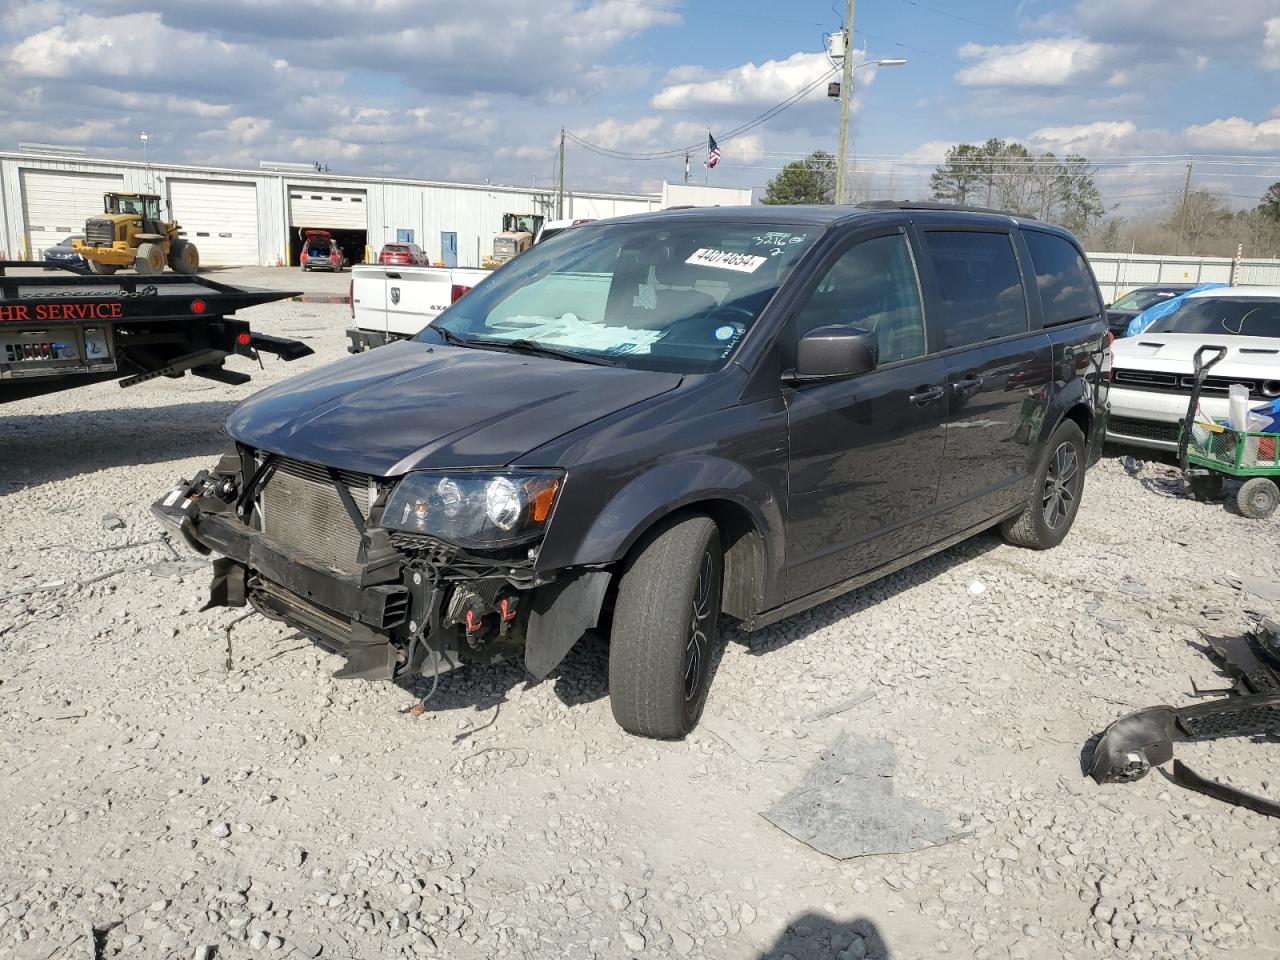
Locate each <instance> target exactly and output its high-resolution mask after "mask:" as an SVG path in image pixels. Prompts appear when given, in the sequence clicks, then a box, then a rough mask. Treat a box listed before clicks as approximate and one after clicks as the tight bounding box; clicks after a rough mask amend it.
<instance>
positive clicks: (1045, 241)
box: [1022, 230, 1102, 327]
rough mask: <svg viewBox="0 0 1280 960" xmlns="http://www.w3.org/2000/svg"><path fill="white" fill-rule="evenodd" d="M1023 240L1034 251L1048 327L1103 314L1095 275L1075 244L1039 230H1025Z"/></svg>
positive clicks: (1037, 276) (1037, 281)
mask: <svg viewBox="0 0 1280 960" xmlns="http://www.w3.org/2000/svg"><path fill="white" fill-rule="evenodd" d="M1022 236H1023V238H1024V239H1025V240H1026V241H1027V246H1028V247H1029V248H1030V249H1031V262H1032V264H1034V265H1035V268H1036V286H1038V287H1039V288H1040V304H1041V309H1042V311H1043V313H1044V325H1045V326H1046V327H1052V326H1053V325H1054V324H1058V323H1070V322H1071V321H1072V320H1082V319H1084V318H1085V317H1094V316H1097V315H1098V314H1099V313H1101V312H1102V304H1101V303H1099V302H1098V294H1097V292H1096V290H1097V288H1096V286H1095V285H1094V282H1093V274H1092V273H1090V272H1089V267H1088V266H1087V265H1086V264H1085V262H1084V257H1082V256H1080V251H1079V250H1077V249H1076V248H1075V245H1074V244H1072V243H1070V242H1069V241H1067V240H1065V239H1063V238H1062V237H1058V236H1054V235H1053V234H1052V233H1041V232H1040V231H1039V230H1023V231H1022Z"/></svg>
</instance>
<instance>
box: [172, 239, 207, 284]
mask: <svg viewBox="0 0 1280 960" xmlns="http://www.w3.org/2000/svg"><path fill="white" fill-rule="evenodd" d="M169 267H170V269H172V270H173V272H174V273H184V274H186V275H187V276H192V275H193V274H197V273H199V272H200V251H199V250H197V249H196V245H195V244H194V243H192V242H191V241H190V240H175V241H173V243H171V244H169Z"/></svg>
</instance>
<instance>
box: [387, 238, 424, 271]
mask: <svg viewBox="0 0 1280 960" xmlns="http://www.w3.org/2000/svg"><path fill="white" fill-rule="evenodd" d="M378 262H379V263H391V264H397V265H399V266H404V267H429V266H431V259H430V258H429V257H428V256H427V251H425V250H423V249H422V248H421V247H420V246H418V245H417V244H416V243H387V244H383V247H382V251H381V252H380V253H379V254H378Z"/></svg>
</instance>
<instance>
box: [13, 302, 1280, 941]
mask: <svg viewBox="0 0 1280 960" xmlns="http://www.w3.org/2000/svg"><path fill="white" fill-rule="evenodd" d="M229 279H231V282H236V280H235V279H234V278H229ZM347 316H348V311H347V308H345V307H342V306H335V305H329V304H313V303H282V304H273V305H268V306H265V307H262V308H258V309H256V310H254V311H253V313H252V316H251V319H252V320H253V322H254V324H255V327H256V328H258V329H261V330H263V331H264V332H269V333H274V334H278V335H283V336H296V337H306V338H308V342H310V343H311V344H312V345H313V346H315V348H316V355H315V356H314V357H308V358H306V359H304V360H300V361H298V362H296V363H294V364H292V365H290V366H288V367H286V366H285V365H284V364H269V365H268V366H267V368H266V369H265V370H264V371H261V372H258V373H257V374H256V375H255V377H256V379H255V382H254V384H253V385H251V386H247V387H228V386H223V385H218V384H212V383H207V382H203V381H196V380H192V379H190V378H187V379H183V380H177V381H167V380H161V381H156V382H153V383H149V384H147V385H145V386H142V387H137V388H134V389H131V390H121V389H120V388H119V387H117V386H115V385H114V384H106V385H100V386H95V387H89V388H85V389H81V390H76V391H70V392H68V393H65V394H61V395H55V396H51V397H46V398H43V399H41V400H39V401H30V402H28V401H23V402H20V403H14V404H9V405H6V406H4V407H2V408H0V436H3V438H4V439H3V441H0V444H2V447H0V449H2V450H3V456H2V457H0V505H2V506H3V509H4V516H5V517H6V524H7V525H6V530H7V531H8V532H9V536H8V537H7V540H6V547H7V549H6V550H5V551H4V554H3V555H0V784H3V791H2V793H3V797H4V803H3V804H0V837H3V838H4V841H5V842H4V843H3V844H0V960H10V958H14V960H17V958H23V960H25V958H37V957H38V958H50V957H86V958H90V957H92V958H114V957H125V958H127V957H138V958H147V960H150V958H182V960H188V958H191V957H196V958H202V960H207V958H211V957H215V956H216V957H218V958H227V957H257V956H262V957H272V956H279V957H307V958H321V960H323V958H331V957H332V958H339V957H343V958H345V957H358V958H366V957H367V958H380V960H381V958H411V957H413V958H416V957H450V958H463V960H465V958H482V957H483V958H493V957H512V958H541V957H557V958H559V957H566V958H593V957H595V958H622V957H656V958H662V957H698V958H712V960H718V958H732V960H759V958H766V957H767V958H769V960H783V958H784V957H786V956H790V957H792V958H793V960H818V958H824V960H825V958H833V957H834V958H839V960H850V958H855V960H856V958H862V957H881V956H886V955H891V956H892V957H894V958H897V960H905V958H935V957H939V956H944V955H951V956H957V957H975V958H1000V960H1004V958H1038V957H1045V958H1050V957H1052V958H1058V957H1064V956H1071V957H1079V956H1096V957H1119V956H1128V957H1161V958H1181V957H1187V958H1218V957H1228V956H1258V955H1260V954H1261V953H1263V952H1270V951H1274V950H1275V949H1276V947H1277V945H1280V906H1278V904H1280V842H1278V841H1280V824H1278V823H1277V822H1276V821H1275V820H1271V819H1268V818H1266V817H1263V816H1259V815H1257V814H1255V813H1252V812H1250V811H1248V810H1246V809H1243V808H1233V807H1230V806H1228V805H1226V804H1222V803H1218V802H1216V801H1214V800H1211V799H1209V798H1207V797H1204V796H1201V795H1199V794H1196V793H1192V792H1189V791H1186V790H1179V789H1174V788H1172V787H1171V786H1170V785H1169V784H1168V782H1167V781H1166V780H1165V779H1164V777H1163V776H1162V775H1161V773H1160V772H1159V771H1153V772H1152V774H1151V775H1150V776H1148V777H1147V778H1146V779H1144V780H1142V781H1141V782H1138V783H1132V784H1111V785H1105V786H1098V785H1096V784H1094V783H1093V781H1092V780H1089V779H1087V778H1086V777H1085V776H1084V773H1083V770H1082V756H1081V745H1082V744H1084V743H1085V741H1086V740H1087V739H1088V737H1089V736H1090V735H1091V733H1093V732H1094V731H1096V730H1100V729H1102V728H1103V727H1105V726H1106V725H1107V724H1108V723H1109V722H1111V720H1113V719H1114V718H1115V717H1117V716H1120V715H1122V714H1124V713H1126V712H1129V711H1132V710H1135V709H1137V708H1139V707H1141V706H1143V705H1145V704H1150V703H1177V702H1182V701H1184V700H1185V699H1186V695H1187V693H1188V692H1189V690H1190V683H1191V682H1192V681H1194V682H1195V683H1197V684H1198V685H1200V686H1202V687H1212V686H1215V685H1219V684H1220V678H1219V677H1218V676H1217V675H1216V674H1215V671H1214V669H1213V667H1212V665H1211V664H1210V663H1209V662H1208V661H1207V660H1206V659H1205V658H1204V657H1203V656H1202V655H1201V654H1200V653H1199V652H1198V651H1197V650H1196V649H1195V647H1194V646H1193V643H1195V642H1198V640H1199V630H1200V629H1201V628H1205V629H1209V630H1211V632H1213V633H1217V634H1223V635H1225V634H1230V633H1232V632H1235V633H1244V632H1245V631H1247V630H1248V629H1250V626H1251V623H1252V616H1253V615H1252V613H1251V611H1253V612H1261V611H1266V610H1272V611H1274V607H1275V604H1274V603H1272V602H1270V601H1268V600H1266V599H1263V598H1262V597H1261V596H1259V595H1258V594H1257V593H1254V592H1250V593H1245V592H1243V591H1241V590H1238V589H1236V588H1235V587H1234V586H1232V585H1231V584H1230V583H1228V582H1224V575H1225V574H1226V573H1228V572H1234V573H1235V574H1236V576H1237V577H1242V576H1244V575H1245V574H1246V573H1247V575H1248V576H1250V577H1253V578H1259V579H1261V580H1266V581H1276V580H1277V579H1280V551H1278V550H1277V549H1276V531H1277V529H1280V527H1278V526H1277V523H1276V522H1275V521H1271V522H1258V521H1253V520H1246V519H1243V518H1241V517H1238V516H1236V515H1235V514H1234V513H1232V512H1229V511H1228V510H1225V509H1224V508H1223V507H1222V505H1221V504H1220V503H1219V504H1196V503H1194V502H1192V501H1190V500H1188V499H1184V498H1182V497H1181V496H1180V495H1179V493H1178V488H1179V483H1178V482H1177V481H1178V477H1177V471H1176V469H1175V468H1174V467H1172V466H1170V465H1167V464H1163V463H1159V462H1151V461H1145V460H1144V461H1141V462H1138V461H1134V463H1133V467H1134V469H1126V463H1127V461H1125V462H1122V461H1121V460H1120V459H1119V458H1118V457H1119V453H1116V452H1112V456H1113V457H1114V458H1108V459H1105V460H1104V461H1103V462H1102V463H1101V464H1100V465H1099V466H1098V467H1097V468H1095V469H1094V470H1093V471H1092V472H1091V473H1090V475H1089V478H1088V481H1087V484H1086V487H1085V497H1084V506H1083V509H1082V511H1081V513H1080V516H1079V519H1078V521H1077V523H1076V527H1075V530H1074V532H1073V533H1072V534H1071V536H1070V537H1069V538H1068V539H1067V541H1066V542H1065V543H1064V544H1063V546H1062V547H1060V548H1058V549H1056V550H1053V551H1049V552H1046V553H1031V552H1028V551H1024V550H1018V549H1014V548H1011V547H1007V546H1004V545H1002V544H1001V543H1000V541H999V539H998V538H997V537H996V536H994V535H988V536H984V537H980V538H978V539H976V540H974V541H971V542H969V543H966V544H963V545H961V546H959V547H957V548H955V549H952V550H950V551H948V552H946V553H944V554H941V555H939V556H937V557H935V558H933V559H931V560H928V561H926V562H924V563H922V564H920V565H917V566H915V567H912V568H910V569H908V570H905V571H903V572H901V573H898V574H896V575H894V576H892V577H889V578H888V579H886V580H883V581H881V582H879V583H877V584H875V585H873V586H871V587H869V588H867V589H865V590H863V591H860V592H858V593H855V594H853V595H851V596H847V597H844V598H842V599H839V600H836V601H833V602H831V603H828V604H826V605H824V606H822V607H819V608H817V609H815V610H812V611H809V612H807V613H805V614H802V615H800V616H798V617H795V618H793V619H791V620H787V621H785V622H783V623H780V624H778V625H777V626H775V627H772V628H770V629H768V630H765V631H762V632H760V633H757V634H750V635H747V634H741V633H737V632H734V631H732V630H731V631H729V637H728V644H727V646H726V648H725V651H724V654H723V657H722V658H721V659H720V660H719V662H718V664H716V666H715V679H714V681H713V684H712V687H711V696H710V701H709V703H708V708H707V716H706V720H705V721H704V723H703V724H702V726H701V727H699V729H698V730H697V731H695V733H694V734H693V735H692V736H691V737H689V738H688V739H687V740H686V741H684V742H681V743H658V742H652V741H647V740H641V739H637V738H633V737H629V736H627V735H626V734H624V733H622V731H621V730H619V729H618V728H617V726H616V725H615V724H614V723H613V721H612V718H611V717H610V713H609V707H608V704H607V702H606V700H605V699H604V695H605V692H606V691H605V676H606V661H607V655H606V650H605V648H604V647H603V645H602V644H601V643H600V642H599V641H593V640H590V639H588V640H585V641H584V642H582V643H580V644H579V645H578V647H577V648H575V650H574V652H573V653H572V654H571V655H570V657H569V658H568V660H567V661H566V662H565V663H564V665H563V666H562V667H561V668H560V669H559V670H558V671H557V672H555V673H553V674H552V676H551V677H549V678H548V679H547V680H546V681H544V682H543V683H540V684H531V683H529V682H528V678H527V676H526V675H525V674H524V673H523V671H522V669H521V666H520V664H518V663H515V664H503V665H499V666H493V667H483V668H469V669H467V670H466V671H465V672H455V673H450V674H447V675H445V676H443V677H442V678H441V680H440V688H439V690H438V691H437V693H436V695H435V696H434V697H433V698H432V699H431V700H430V701H429V703H428V704H427V709H426V712H425V713H424V714H423V716H422V717H421V718H419V719H416V720H415V719H412V718H411V717H410V716H409V715H408V713H407V710H408V708H409V707H410V706H411V705H412V704H413V703H414V702H415V701H416V700H417V699H419V698H420V697H421V696H422V694H423V693H424V692H425V690H426V683H425V682H424V683H423V684H422V685H421V686H418V685H414V686H413V688H411V689H410V688H405V687H399V686H395V685H392V684H385V683H384V684H371V683H367V682H363V681H346V682H339V681H335V680H333V679H332V678H331V676H330V674H331V673H332V672H333V670H334V669H336V668H337V666H338V665H339V660H338V659H337V658H336V657H333V656H330V655H328V654H325V653H324V652H323V651H321V650H319V649H318V648H317V647H315V646H313V645H312V644H311V643H310V642H309V641H308V640H307V639H306V638H304V637H302V636H300V635H298V634H297V633H296V632H294V631H292V630H290V629H287V628H286V627H284V626H282V625H280V624H276V623H272V622H269V621H266V620H263V619H261V618H259V617H251V618H249V619H247V620H245V621H244V622H242V623H240V624H239V625H237V627H236V630H235V644H234V648H233V658H232V663H231V669H230V670H229V671H228V670H227V669H226V664H225V659H226V646H225V627H226V626H227V624H228V622H229V621H230V620H231V619H233V617H234V615H233V614H232V613H230V612H228V611H225V610H222V611H219V610H214V611H208V612H200V607H201V606H202V605H203V603H204V600H205V590H206V586H207V580H208V567H207V564H206V563H205V561H204V560H203V559H202V558H197V557H193V556H191V555H189V553H188V552H187V551H186V549H185V548H181V547H180V548H179V549H180V550H181V551H182V557H181V561H180V562H175V560H174V557H173V555H172V554H171V553H170V552H169V549H168V547H167V545H166V544H165V543H163V542H162V541H161V540H160V539H159V531H158V528H157V527H156V525H155V524H154V523H153V521H152V519H151V517H150V516H149V513H148V507H149V505H150V503H151V502H152V500H153V499H154V498H155V497H156V495H157V493H158V492H160V491H163V490H165V489H167V488H168V487H169V486H170V485H171V484H172V483H173V482H174V481H175V480H176V479H178V478H179V477H184V476H185V477H189V476H191V475H192V474H193V473H195V472H196V470H198V469H200V468H201V467H203V466H207V464H208V463H209V461H210V460H211V459H212V458H213V457H215V456H216V455H217V454H219V453H220V452H221V451H222V450H223V448H224V446H225V443H224V439H223V437H222V435H221V432H220V425H221V421H222V419H223V418H224V417H225V416H226V415H227V413H228V412H229V411H230V410H231V409H232V407H233V406H234V405H235V403H236V402H237V401H238V400H240V399H243V398H244V397H245V396H247V395H248V393H249V392H250V390H251V389H254V388H260V387H262V386H265V385H267V384H269V383H271V382H275V381H277V380H279V379H282V378H284V377H285V376H287V375H291V374H296V373H298V372H300V371H302V370H305V369H309V368H310V367H311V366H313V365H316V364H320V363H324V362H327V361H329V360H332V359H338V358H339V357H341V356H343V349H344V347H343V345H344V338H343V328H344V324H345V321H346V319H347ZM232 362H233V363H244V362H245V361H243V360H235V361H232ZM1231 489H1233V488H1231V487H1230V485H1228V491H1224V497H1225V496H1228V495H1229V491H1230V490H1231ZM113 517H114V518H117V519H119V520H120V524H119V525H117V524H116V523H115V522H114V520H113V519H112V518H113ZM975 584H976V585H979V586H980V587H981V589H975V586H974V585H975ZM1248 589H1250V590H1252V588H1251V587H1249V588H1248ZM869 694H874V696H870V695H869ZM854 701H856V702H854ZM845 735H849V736H852V737H856V738H860V739H861V740H862V741H884V742H888V743H890V744H892V750H893V754H894V757H895V761H894V764H893V766H892V770H891V774H892V776H891V778H890V779H891V780H892V784H891V786H892V793H893V795H894V796H895V797H898V798H902V799H903V800H905V801H910V802H911V803H913V804H917V805H919V806H920V807H922V808H927V809H929V810H933V811H937V812H938V814H939V816H940V817H941V818H942V822H943V824H944V825H945V828H946V831H947V832H948V833H950V834H955V835H956V836H955V839H954V840H952V841H951V842H949V843H945V844H942V845H939V846H933V847H929V848H926V849H918V850H915V851H913V852H910V853H904V854H898V855H885V856H865V857H856V858H853V859H849V860H844V861H840V860H836V859H832V858H829V857H826V856H823V855H822V854H820V853H818V852H817V851H815V850H813V849H811V848H810V847H808V846H806V845H804V844H802V843H800V842H798V841H796V840H795V839H793V838H792V837H790V836H788V835H787V834H786V833H784V832H783V831H781V830H779V829H778V828H776V827H775V826H773V825H772V824H770V823H769V822H768V821H767V820H766V819H765V818H764V817H763V816H761V813H762V812H763V811H765V810H767V809H769V808H770V807H772V806H773V805H774V804H776V803H777V802H778V801H779V800H780V799H781V798H782V797H784V796H785V795H786V794H787V793H788V791H790V790H791V789H792V788H793V787H795V786H796V784H798V783H799V782H801V780H802V779H803V777H804V773H805V771H806V770H807V769H808V768H809V767H810V766H812V765H813V764H814V763H815V762H816V761H817V760H818V759H819V757H820V756H821V755H822V753H823V752H824V751H825V750H827V749H828V748H830V747H831V745H832V744H833V743H835V742H837V741H838V740H839V739H840V738H841V737H843V736H845ZM1273 751H1274V744H1271V743H1263V744H1258V743H1251V742H1247V741H1240V740H1222V741H1215V742H1211V743H1203V744H1197V743H1188V744H1182V745H1180V746H1179V755H1180V756H1181V757H1183V758H1184V759H1186V760H1188V761H1189V762H1191V763H1193V764H1194V765H1195V766H1196V768H1197V769H1203V770H1212V771H1214V772H1215V773H1216V774H1218V775H1220V776H1223V777H1225V778H1229V780H1230V782H1231V784H1232V785H1233V786H1235V787H1237V788H1239V789H1241V790H1246V791H1249V792H1253V793H1257V794H1262V795H1269V794H1270V795H1274V793H1275V792H1276V791H1275V790H1274V784H1275V779H1274V773H1273V772H1272V771H1273V770H1274V762H1275V757H1274V753H1273ZM1202 761H1203V762H1202ZM1268 786H1271V787H1272V788H1273V789H1272V790H1270V791H1268V789H1267V787H1268Z"/></svg>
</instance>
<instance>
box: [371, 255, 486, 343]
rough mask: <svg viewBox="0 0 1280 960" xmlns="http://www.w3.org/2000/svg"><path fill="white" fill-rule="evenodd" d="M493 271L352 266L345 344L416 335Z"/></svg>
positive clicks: (459, 268)
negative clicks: (349, 312) (348, 323)
mask: <svg viewBox="0 0 1280 960" xmlns="http://www.w3.org/2000/svg"><path fill="white" fill-rule="evenodd" d="M492 272H493V271H492V270H475V269H468V268H465V267H402V266H393V265H387V266H383V265H380V264H361V265H359V266H355V267H352V268H351V318H352V323H351V326H350V328H348V330H347V339H348V340H349V341H350V342H349V343H348V344H347V350H348V351H349V352H351V353H363V352H364V351H366V350H372V349H373V348H374V347H381V346H382V345H383V344H387V343H391V342H392V341H393V340H404V339H406V338H407V337H412V336H413V335H414V334H416V333H418V331H420V330H421V329H422V328H423V327H425V326H427V325H429V324H430V323H431V322H432V321H434V320H435V318H436V317H438V316H440V314H441V313H443V312H444V311H445V310H446V309H447V308H448V307H449V305H450V304H452V303H454V302H455V301H456V300H457V299H458V298H459V297H461V296H463V295H464V294H466V293H467V291H468V290H470V289H471V288H472V287H474V286H475V285H476V284H477V283H479V282H480V281H481V280H483V279H484V278H485V277H487V276H489V275H490V274H491V273H492Z"/></svg>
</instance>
